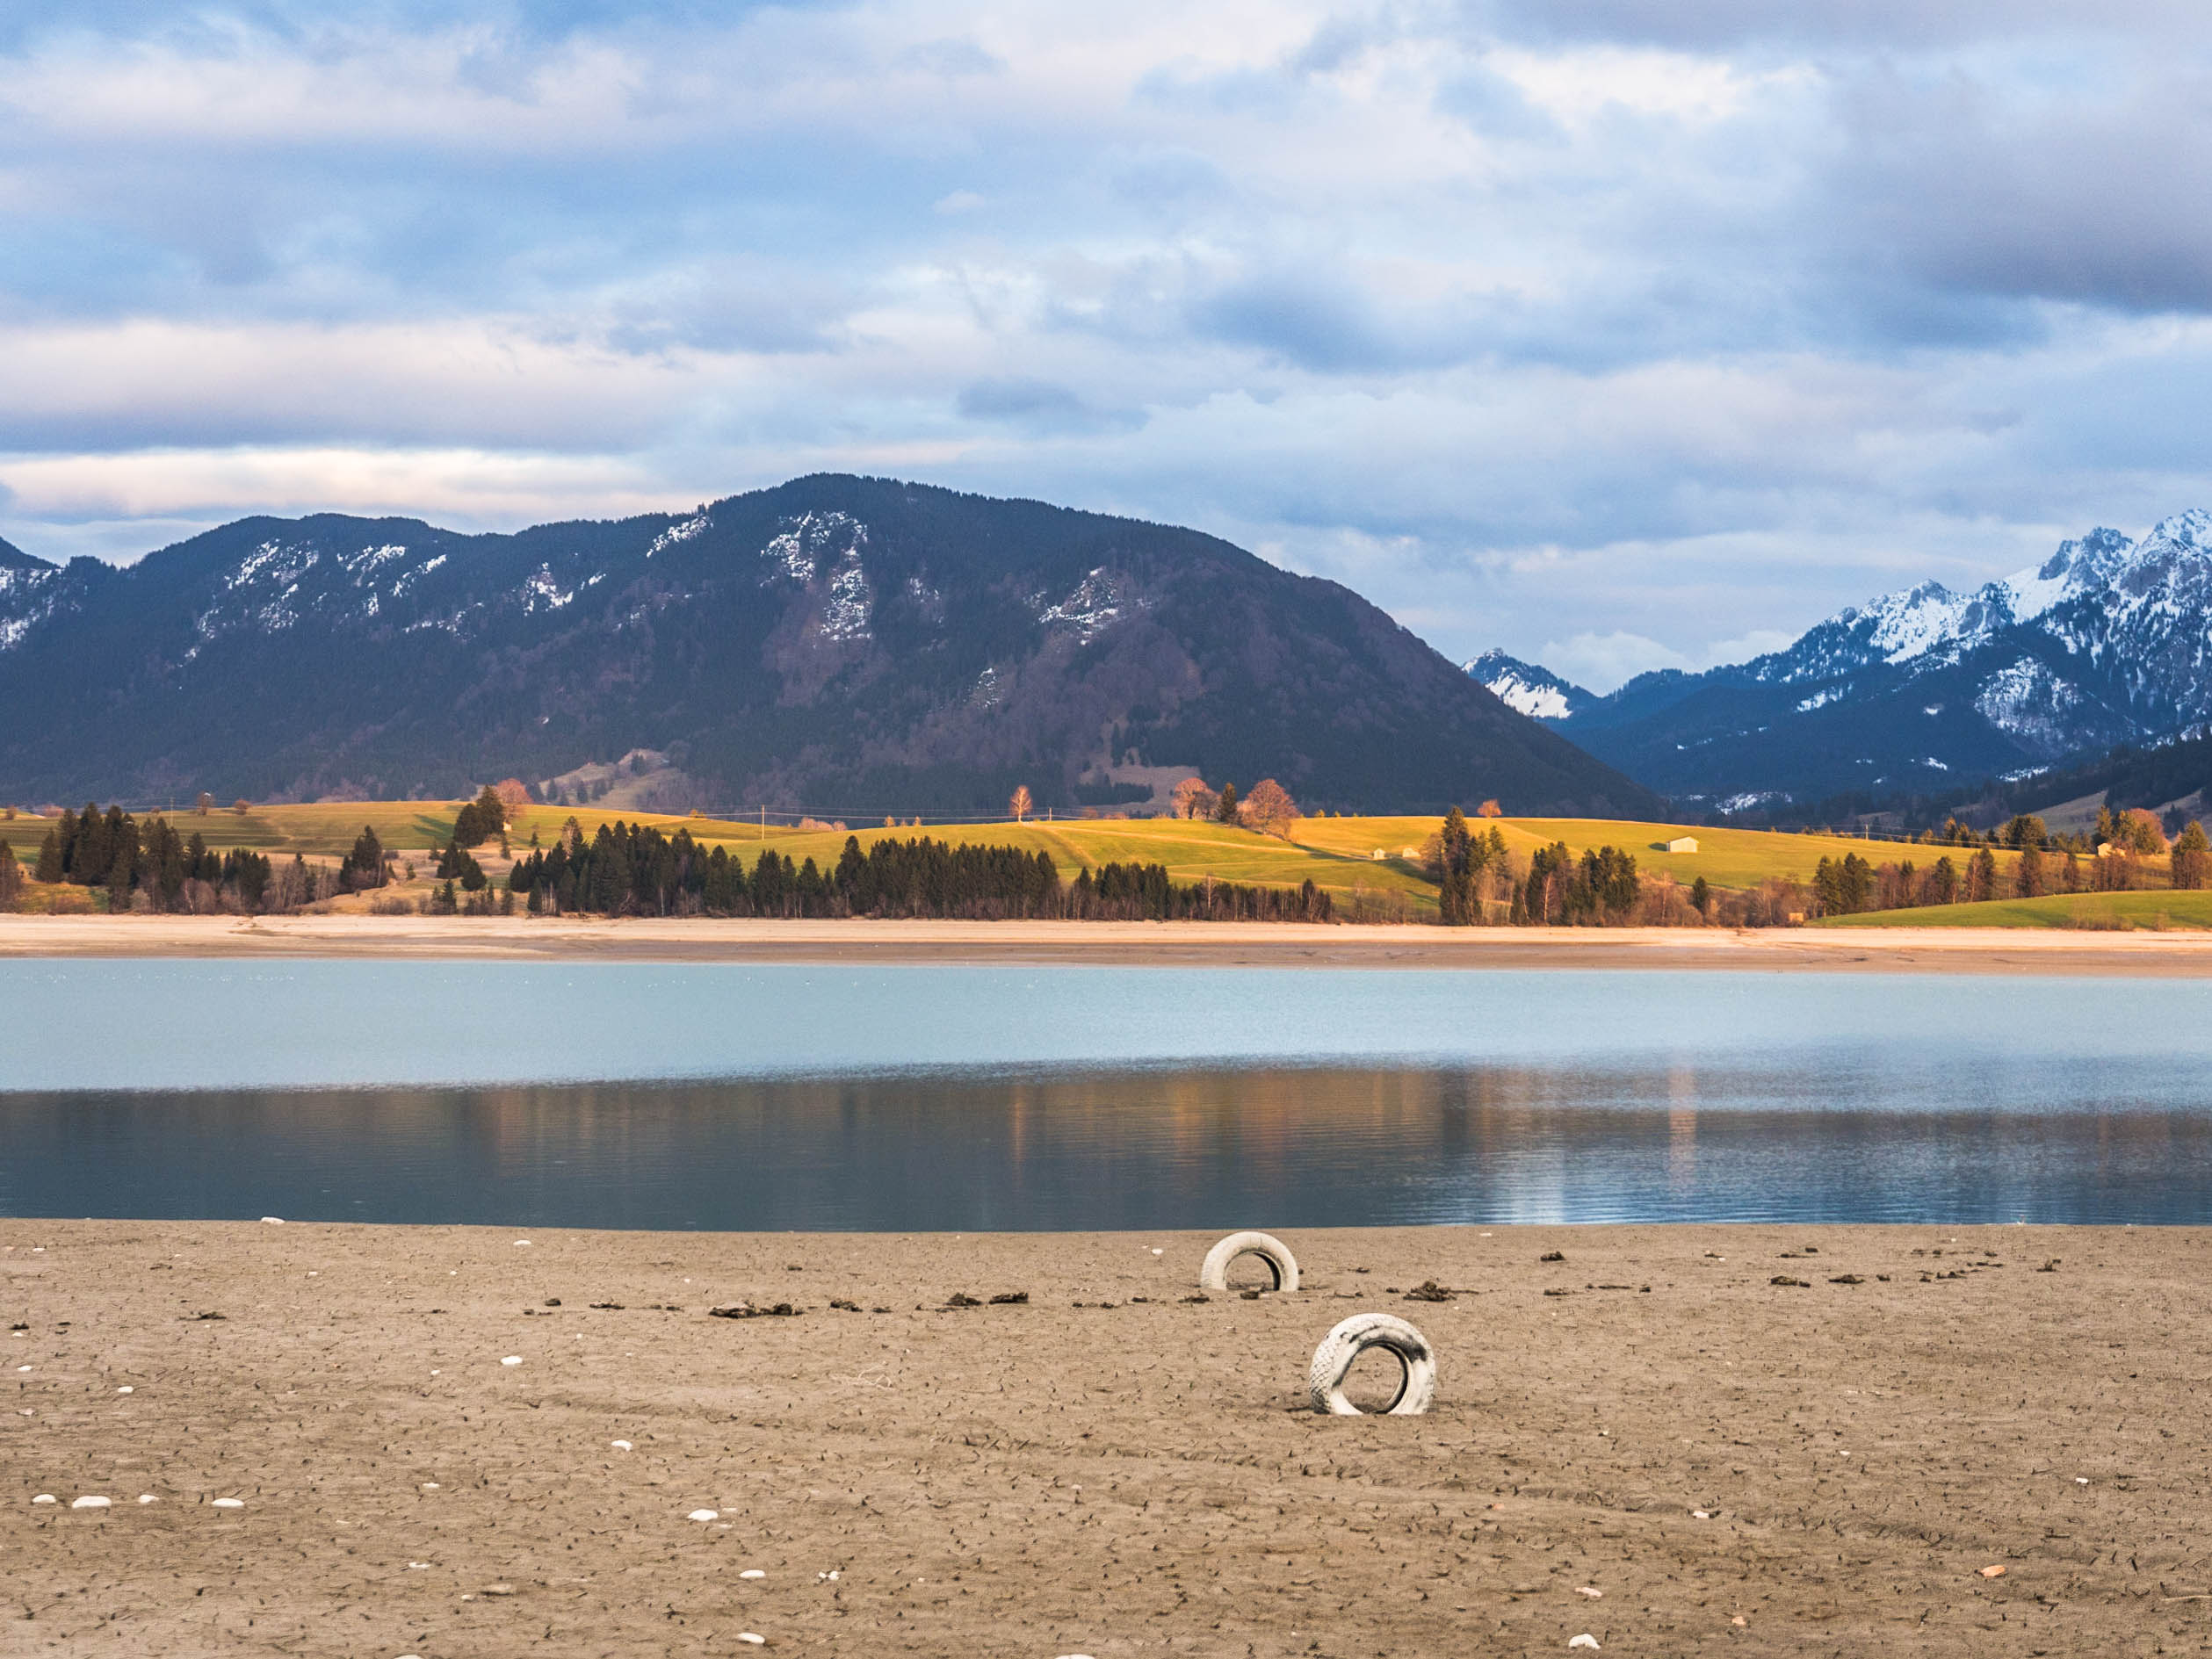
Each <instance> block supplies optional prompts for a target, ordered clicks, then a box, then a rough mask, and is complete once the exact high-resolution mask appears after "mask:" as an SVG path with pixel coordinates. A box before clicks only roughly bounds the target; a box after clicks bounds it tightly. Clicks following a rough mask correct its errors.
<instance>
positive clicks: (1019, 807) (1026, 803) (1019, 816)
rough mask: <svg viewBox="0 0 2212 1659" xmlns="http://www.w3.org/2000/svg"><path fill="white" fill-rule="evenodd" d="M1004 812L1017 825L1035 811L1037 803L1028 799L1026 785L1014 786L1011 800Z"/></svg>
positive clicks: (1028, 792) (1028, 793)
mask: <svg viewBox="0 0 2212 1659" xmlns="http://www.w3.org/2000/svg"><path fill="white" fill-rule="evenodd" d="M1006 810H1007V811H1008V813H1010V814H1011V815H1012V817H1013V819H1014V821H1015V822H1016V824H1019V823H1020V822H1021V821H1022V820H1023V819H1025V818H1027V817H1028V816H1029V815H1030V813H1031V812H1033V811H1036V810H1037V803H1036V802H1035V801H1033V800H1031V799H1030V786H1029V785H1028V784H1026V783H1023V784H1017V785H1016V788H1015V790H1014V794H1013V797H1012V798H1011V799H1009V800H1008V802H1007V804H1006Z"/></svg>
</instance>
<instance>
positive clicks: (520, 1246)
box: [515, 1238, 530, 1250]
mask: <svg viewBox="0 0 2212 1659" xmlns="http://www.w3.org/2000/svg"><path fill="white" fill-rule="evenodd" d="M515 1248H516V1249H517V1250H528V1249H529V1248H530V1240H528V1239H527V1238H517V1240H516V1241H515Z"/></svg>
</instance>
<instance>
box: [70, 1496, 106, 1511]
mask: <svg viewBox="0 0 2212 1659" xmlns="http://www.w3.org/2000/svg"><path fill="white" fill-rule="evenodd" d="M111 1501H112V1500H110V1499H108V1498H105V1497H80V1498H78V1499H77V1500H76V1503H74V1504H70V1505H69V1507H70V1508H71V1509H105V1508H107V1507H108V1505H109V1504H110V1503H111Z"/></svg>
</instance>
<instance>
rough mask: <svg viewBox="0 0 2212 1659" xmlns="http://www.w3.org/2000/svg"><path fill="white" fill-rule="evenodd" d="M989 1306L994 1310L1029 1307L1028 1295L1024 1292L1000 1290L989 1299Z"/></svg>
mask: <svg viewBox="0 0 2212 1659" xmlns="http://www.w3.org/2000/svg"><path fill="white" fill-rule="evenodd" d="M991 1305H992V1306H993V1307H994V1308H1026V1307H1028V1306H1029V1305H1030V1293H1029V1292H1028V1291H1026V1290H1001V1292H999V1294H998V1295H995V1296H994V1297H992V1298H991Z"/></svg>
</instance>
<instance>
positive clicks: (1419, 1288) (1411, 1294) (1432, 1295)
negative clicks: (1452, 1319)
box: [1406, 1279, 1452, 1302]
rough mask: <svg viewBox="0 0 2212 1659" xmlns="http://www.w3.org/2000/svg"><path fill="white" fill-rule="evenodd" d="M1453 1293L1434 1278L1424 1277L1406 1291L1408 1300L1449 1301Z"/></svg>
mask: <svg viewBox="0 0 2212 1659" xmlns="http://www.w3.org/2000/svg"><path fill="white" fill-rule="evenodd" d="M1451 1297H1452V1293H1451V1292H1450V1291H1449V1290H1447V1289H1445V1288H1443V1287H1442V1285H1440V1284H1438V1283H1437V1282H1436V1281H1435V1280H1434V1279H1424V1280H1421V1281H1420V1283H1419V1284H1418V1285H1415V1286H1414V1287H1413V1288H1412V1289H1411V1290H1409V1291H1407V1292H1406V1301H1408V1302H1449V1301H1450V1300H1451Z"/></svg>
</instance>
